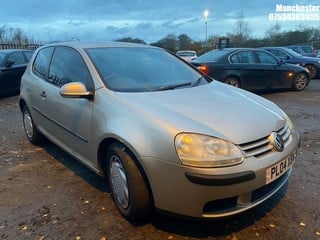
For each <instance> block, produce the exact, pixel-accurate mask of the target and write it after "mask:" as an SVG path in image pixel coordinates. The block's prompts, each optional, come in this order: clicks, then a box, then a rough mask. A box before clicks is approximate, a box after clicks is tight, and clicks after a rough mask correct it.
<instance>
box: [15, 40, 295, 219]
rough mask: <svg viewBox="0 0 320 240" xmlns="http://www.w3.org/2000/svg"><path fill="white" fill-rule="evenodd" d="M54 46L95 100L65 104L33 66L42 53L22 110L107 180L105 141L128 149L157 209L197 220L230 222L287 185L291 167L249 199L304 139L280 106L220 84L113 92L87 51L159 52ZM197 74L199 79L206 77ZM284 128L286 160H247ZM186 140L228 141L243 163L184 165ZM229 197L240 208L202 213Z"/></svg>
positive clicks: (25, 85) (25, 86) (27, 80)
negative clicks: (80, 68) (221, 180)
mask: <svg viewBox="0 0 320 240" xmlns="http://www.w3.org/2000/svg"><path fill="white" fill-rule="evenodd" d="M51 46H54V47H59V46H67V47H68V48H72V49H73V50H76V51H77V52H78V53H79V54H80V56H81V57H82V59H83V61H84V62H85V64H86V66H87V67H88V70H89V72H90V75H91V78H92V82H93V85H94V87H93V89H92V96H91V97H90V98H89V97H88V98H80V97H79V98H78V97H75V98H66V97H63V96H62V95H61V94H60V87H57V86H55V85H53V84H52V83H49V82H47V81H45V80H44V79H42V78H41V77H39V76H37V75H35V73H34V71H33V65H34V61H35V60H36V56H37V54H38V53H39V52H40V51H42V49H44V48H40V49H38V50H37V52H36V53H35V55H34V56H33V58H32V60H31V62H30V64H29V65H28V68H27V70H26V72H25V73H24V75H23V78H22V84H21V93H20V105H21V107H23V106H24V105H27V106H28V108H29V109H30V112H31V115H32V117H33V120H34V123H35V125H36V126H37V129H38V130H39V131H40V132H41V133H42V134H44V135H45V136H46V137H47V138H49V139H50V140H51V141H53V142H54V143H55V144H57V145H58V146H60V147H61V148H62V149H64V150H65V151H67V152H68V153H69V154H71V155H72V156H74V157H76V158H77V159H79V160H80V161H81V162H82V163H84V164H85V165H87V166H88V167H90V168H91V169H92V170H93V171H95V172H96V173H98V174H100V175H105V173H104V172H103V169H102V168H101V161H104V158H103V156H102V158H99V154H100V152H99V149H100V147H101V144H102V143H103V142H105V141H106V140H108V141H109V140H110V141H118V142H121V143H122V144H124V146H125V147H127V148H128V149H130V152H132V153H133V155H134V156H135V158H136V159H137V161H138V163H139V166H141V169H142V170H143V174H144V175H145V177H146V181H148V185H149V186H150V194H151V195H152V199H153V200H154V206H155V207H156V208H158V209H160V210H164V211H169V212H174V213H178V214H182V215H187V216H191V217H200V218H203V217H210V218H211V217H221V216H227V215H231V214H235V213H238V212H241V211H245V210H247V209H249V208H251V207H253V206H255V205H256V204H258V203H260V202H262V201H264V200H266V199H267V198H269V197H270V196H271V195H272V194H273V193H275V192H276V191H277V190H278V189H279V187H280V186H281V185H283V184H284V183H286V182H287V180H288V177H289V175H290V173H291V167H290V168H289V169H288V171H287V172H286V173H285V175H283V178H281V179H280V180H279V181H277V182H279V184H278V185H277V186H273V187H272V188H271V190H270V191H268V192H267V193H265V194H264V195H261V196H260V197H259V198H256V199H255V200H254V201H251V198H250V196H251V194H253V192H254V191H255V190H257V189H259V188H261V187H264V186H265V185H266V169H268V168H270V167H271V166H273V165H274V164H276V163H278V162H279V161H281V160H282V159H285V158H286V157H288V156H289V155H292V154H295V151H296V148H297V147H298V144H299V135H298V133H297V132H296V130H295V129H294V126H293V124H292V123H291V121H290V119H289V118H288V117H287V116H286V114H285V113H284V112H283V111H282V110H281V109H280V108H278V107H277V106H276V105H275V104H274V103H272V102H270V101H268V100H266V99H264V98H262V97H259V96H257V95H255V94H252V93H250V92H247V91H244V90H241V89H237V88H234V87H231V86H228V85H225V84H222V83H219V82H218V81H210V82H208V83H206V84H200V85H199V86H191V85H190V86H188V87H185V88H177V89H168V90H164V91H161V90H159V91H146V92H120V91H113V90H111V89H109V88H107V87H106V86H105V85H104V83H103V81H102V79H101V78H100V75H99V74H98V71H97V69H96V68H95V64H94V63H93V61H92V59H91V58H90V57H89V56H88V55H87V53H86V50H85V49H87V48H96V47H99V48H108V47H113V48H114V47H118V48H126V47H128V48H140V47H141V48H150V49H157V48H153V47H148V46H141V45H135V44H134V45H132V44H123V43H105V44H103V43H99V44H96V45H95V44H85V43H61V44H57V45H51ZM157 51H158V49H157ZM161 51H164V50H161ZM174 59H176V60H175V61H181V60H179V59H177V58H175V57H174ZM181 62H183V61H181ZM183 64H184V65H183V66H185V67H186V68H191V66H190V65H189V64H187V63H185V62H183ZM192 71H196V70H195V69H194V70H192ZM197 74H199V76H201V73H200V72H198V73H197ZM284 128H285V129H287V130H286V131H287V137H286V141H285V143H284V150H283V151H282V152H280V151H279V152H278V151H276V150H275V149H274V147H272V146H271V145H270V143H269V144H267V145H268V149H269V150H268V152H266V153H263V154H262V155H261V154H260V155H257V156H256V155H254V156H253V155H250V154H249V155H248V153H247V150H246V147H244V145H245V144H248V143H249V144H251V143H252V142H253V141H256V140H259V141H260V140H261V139H262V138H263V139H269V137H270V134H272V133H274V132H279V131H282V130H281V129H284ZM180 133H197V134H202V135H207V136H211V137H215V138H219V139H223V140H226V141H229V142H231V143H233V144H234V145H235V146H236V147H237V148H239V149H240V150H241V152H242V154H243V156H244V159H243V162H241V163H239V164H234V165H233V166H229V167H218V168H217V167H190V166H187V165H184V164H182V161H181V160H180V158H179V156H178V154H177V150H176V147H175V138H176V136H177V135H178V134H180ZM266 141H267V140H266ZM105 147H106V146H105ZM247 171H250V172H251V173H252V176H254V178H253V179H250V180H245V181H242V182H241V183H233V184H224V185H223V186H208V185H203V184H198V183H194V182H192V180H190V179H189V178H188V177H187V175H188V174H189V175H190V174H193V175H196V176H200V177H204V178H212V177H215V176H218V177H219V176H224V177H226V176H229V175H230V176H231V175H234V174H235V175H237V174H239V173H242V172H247ZM168 196H169V197H168ZM230 197H236V198H237V199H238V200H237V204H236V206H233V207H232V206H231V207H230V208H227V209H222V210H218V211H212V210H204V209H207V208H205V206H207V205H208V204H209V205H211V203H210V202H212V201H216V200H223V199H224V198H230Z"/></svg>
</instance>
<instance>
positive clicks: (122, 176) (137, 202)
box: [107, 143, 151, 221]
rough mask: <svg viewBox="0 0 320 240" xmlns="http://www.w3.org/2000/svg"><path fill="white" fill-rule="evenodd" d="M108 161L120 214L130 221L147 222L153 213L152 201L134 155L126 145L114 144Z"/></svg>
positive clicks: (110, 179) (109, 178)
mask: <svg viewBox="0 0 320 240" xmlns="http://www.w3.org/2000/svg"><path fill="white" fill-rule="evenodd" d="M107 160H108V180H109V184H110V187H111V191H112V194H113V199H114V202H115V203H116V206H117V208H118V210H119V212H120V213H121V215H122V216H124V217H125V218H126V219H128V220H129V221H141V220H145V219H146V218H147V217H148V216H149V215H150V212H151V200H150V195H149V191H148V187H147V184H146V182H145V180H144V178H143V176H142V174H141V172H140V170H139V168H138V167H137V165H136V163H135V161H134V158H133V156H132V154H131V153H130V152H129V151H128V150H127V148H126V147H125V146H124V145H122V144H120V143H113V144H112V145H111V146H110V147H109V151H108V154H107Z"/></svg>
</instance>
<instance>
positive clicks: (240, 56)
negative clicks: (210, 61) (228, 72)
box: [230, 51, 256, 64]
mask: <svg viewBox="0 0 320 240" xmlns="http://www.w3.org/2000/svg"><path fill="white" fill-rule="evenodd" d="M230 62H231V63H250V64H252V63H256V61H255V56H254V53H253V51H241V52H237V53H235V54H233V55H232V56H230Z"/></svg>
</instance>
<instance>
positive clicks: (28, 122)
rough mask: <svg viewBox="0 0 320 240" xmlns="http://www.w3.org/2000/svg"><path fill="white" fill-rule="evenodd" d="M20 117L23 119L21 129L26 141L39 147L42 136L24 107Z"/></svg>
mask: <svg viewBox="0 0 320 240" xmlns="http://www.w3.org/2000/svg"><path fill="white" fill-rule="evenodd" d="M22 117H23V128H24V131H25V133H26V135H27V138H28V140H29V141H30V142H31V143H32V144H34V145H39V144H40V143H41V142H42V140H43V136H42V134H41V133H40V132H39V131H38V130H37V128H36V126H35V124H34V122H33V119H32V116H31V113H30V111H29V109H28V107H27V106H26V105H25V106H24V107H23V108H22Z"/></svg>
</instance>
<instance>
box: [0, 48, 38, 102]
mask: <svg viewBox="0 0 320 240" xmlns="http://www.w3.org/2000/svg"><path fill="white" fill-rule="evenodd" d="M32 54H33V51H30V50H22V49H5V50H0V97H6V96H11V95H15V94H19V91H20V82H21V77H22V75H23V73H24V71H25V70H26V67H27V65H28V62H29V60H30V59H31V57H32Z"/></svg>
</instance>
